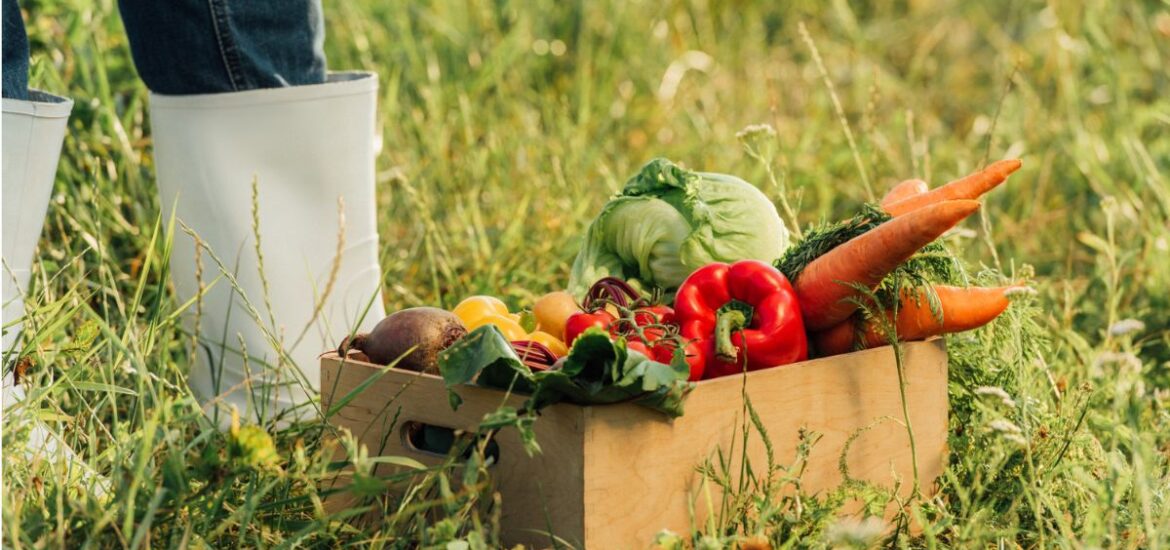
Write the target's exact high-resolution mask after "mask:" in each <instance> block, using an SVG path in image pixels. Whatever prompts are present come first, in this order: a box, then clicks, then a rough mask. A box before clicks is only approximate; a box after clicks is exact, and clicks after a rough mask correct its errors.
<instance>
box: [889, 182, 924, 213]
mask: <svg viewBox="0 0 1170 550" xmlns="http://www.w3.org/2000/svg"><path fill="white" fill-rule="evenodd" d="M927 191H930V186H929V185H927V184H926V182H925V181H922V180H906V181H904V182H902V183H899V184H898V185H895V186H894V188H893V189H890V192H889V193H886V196H884V197H882V202H881V206H882V208H885V207H887V206H889V205H891V204H894V203H896V202H898V201H900V200H902V199H907V198H910V197H913V196H914V195H921V194H923V193H925V192H927Z"/></svg>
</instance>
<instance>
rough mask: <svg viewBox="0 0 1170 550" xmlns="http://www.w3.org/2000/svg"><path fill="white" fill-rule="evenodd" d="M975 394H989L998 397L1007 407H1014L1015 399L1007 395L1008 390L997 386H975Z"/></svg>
mask: <svg viewBox="0 0 1170 550" xmlns="http://www.w3.org/2000/svg"><path fill="white" fill-rule="evenodd" d="M975 395H990V396H993V397H996V398H998V399H999V400H1000V402H1001V403H1003V405H1004V406H1005V407H1008V408H1009V409H1014V408H1015V407H1016V400H1015V399H1012V396H1011V395H1008V392H1006V391H1004V389H1003V388H1000V387H997V386H980V387H978V388H975Z"/></svg>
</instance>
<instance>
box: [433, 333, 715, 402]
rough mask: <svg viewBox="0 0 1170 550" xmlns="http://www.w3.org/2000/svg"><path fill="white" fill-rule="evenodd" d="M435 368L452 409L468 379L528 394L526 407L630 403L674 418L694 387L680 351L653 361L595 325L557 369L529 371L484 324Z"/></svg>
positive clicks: (509, 348) (498, 335) (508, 345)
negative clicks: (668, 359)
mask: <svg viewBox="0 0 1170 550" xmlns="http://www.w3.org/2000/svg"><path fill="white" fill-rule="evenodd" d="M439 372H440V373H441V374H442V376H443V380H444V381H445V382H446V384H447V389H448V392H449V395H450V400H451V406H452V407H453V408H456V407H458V406H459V404H460V403H461V402H462V400H461V399H460V398H459V396H458V393H457V392H456V389H455V388H457V387H458V386H460V385H462V384H468V383H472V382H474V383H475V384H477V385H480V386H487V387H492V388H499V389H504V390H511V391H515V392H519V393H524V394H528V395H529V396H530V397H529V398H528V400H527V401H526V402H525V405H524V408H525V409H528V410H538V409H541V408H544V407H546V406H548V405H551V404H553V403H559V402H569V403H575V404H578V405H603V404H610V403H624V402H631V403H637V404H639V405H643V406H646V407H649V408H651V409H655V410H657V411H661V412H663V413H665V414H667V415H669V416H671V417H678V416H682V414H683V401H684V400H685V398H686V396H687V394H688V393H690V391H691V389H692V388H694V384H691V383H690V382H688V381H687V379H688V377H689V376H690V368H689V367H688V366H687V364H686V360H685V357H683V356H682V354H679V353H676V354H675V357H674V359H673V360H672V361H671V363H670V364H669V365H666V364H663V363H659V362H657V361H653V360H651V359H649V358H647V357H646V356H644V355H642V354H641V353H638V352H636V351H632V350H629V349H626V345H625V341H624V340H620V339H619V340H618V341H616V342H615V341H612V340H610V337H609V334H608V333H606V332H605V331H602V330H601V329H598V328H592V329H589V330H588V331H586V332H585V333H584V334H582V335H581V336H579V337H577V340H576V341H575V342H574V343H573V349H572V350H570V352H569V355H568V356H567V357H565V359H564V360H563V361H561V363H560V366H559V368H556V369H552V370H547V371H539V372H532V371H531V370H529V369H528V367H526V366H524V364H523V363H522V362H521V361H520V358H519V357H518V356H517V355H516V352H515V351H513V350H512V347H511V345H510V344H509V343H508V341H507V339H505V338H504V335H503V334H501V333H500V331H499V329H497V328H495V327H494V326H491V325H485V326H482V327H479V328H477V329H475V330H474V331H472V332H471V333H470V334H468V335H467V336H466V337H464V338H463V339H462V340H460V341H459V342H456V343H455V344H454V345H452V346H451V347H449V348H447V349H446V350H445V351H443V353H441V354H440V355H439Z"/></svg>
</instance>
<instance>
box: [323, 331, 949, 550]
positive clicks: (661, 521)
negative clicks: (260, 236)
mask: <svg viewBox="0 0 1170 550" xmlns="http://www.w3.org/2000/svg"><path fill="white" fill-rule="evenodd" d="M904 350H905V356H904V357H905V374H906V381H907V384H906V401H907V405H908V407H909V415H910V420H911V424H912V426H913V429H914V436H915V442H916V444H917V462H918V470H919V475H920V480H921V481H922V487H923V488H924V490H926V491H931V490H932V486H933V484H934V481H935V479H936V478H937V477H938V476H939V475H940V474H941V473H942V471H943V467H944V465H945V458H946V436H947V357H946V350H945V347H944V345H943V342H942V341H941V340H932V341H927V342H915V343H910V344H906V345H905V346H904ZM383 368H384V367H378V366H376V365H371V364H368V363H361V362H355V361H353V360H352V359H351V360H346V361H342V360H340V358H339V357H338V356H336V355H330V356H325V357H324V358H323V359H322V363H321V387H322V394H323V401H324V402H325V405H326V409H328V408H329V404H330V402H331V400H332V399H331V398H340V397H341V396H344V395H346V394H347V393H349V391H350V390H351V389H353V388H355V387H357V386H358V385H359V384H361V383H363V382H364V381H366V380H368V379H369V377H370V376H372V375H374V374H375V373H377V372H378V371H379V370H380V369H383ZM744 389H745V380H744V376H742V375H741V376H728V377H724V378H717V379H714V380H705V381H702V382H699V383H698V385H697V387H696V388H695V390H694V391H693V392H692V393H691V395H690V397H688V399H687V401H686V414H685V415H683V416H682V417H680V418H677V419H674V420H671V419H669V418H667V417H666V416H665V415H662V414H660V413H657V412H655V411H652V410H650V409H646V408H644V407H640V406H637V405H631V404H622V405H607V406H595V407H582V406H576V405H569V404H558V405H554V406H551V407H549V408H547V409H545V410H544V411H543V412H542V414H541V417H540V418H539V419H538V420H537V421H536V424H535V431H536V435H537V441H538V442H539V443H540V446H541V447H542V449H543V453H541V454H539V455H537V456H535V457H528V456H527V455H526V454H525V453H524V451H523V448H522V446H521V443H520V441H519V437H518V436H517V434H516V432H515V430H510V429H509V430H504V431H502V432H500V433H499V434H498V436H497V438H496V440H497V442H498V445H499V462H498V463H497V464H495V465H494V466H492V467H491V469H492V470H493V479H494V481H495V483H496V486H497V488H498V490H499V492H500V494H501V496H502V498H503V515H502V519H501V527H502V530H503V537H504V542H505V543H507V544H514V543H523V544H527V545H530V546H531V547H537V548H541V547H547V546H549V542H550V539H549V537H548V535H547V530H548V526H549V525H551V526H552V531H553V532H554V533H555V534H556V535H557V536H558V537H560V538H562V539H564V540H567V541H569V542H571V543H573V544H574V545H575V546H577V547H579V548H644V547H647V546H649V543H650V542H651V541H652V539H653V537H654V535H655V534H656V533H657V532H658V531H660V530H662V529H663V528H669V529H672V530H674V531H675V532H679V533H685V532H687V531H688V530H689V529H690V528H691V526H693V525H701V524H702V522H703V518H704V517H705V516H706V512H707V510H706V504H705V503H706V502H707V498H706V497H705V496H704V495H702V494H699V493H700V491H699V490H698V489H699V488H698V485H699V484H698V481H699V475H698V474H696V473H695V466H696V465H699V464H700V463H701V462H703V461H704V460H705V459H707V458H709V457H711V456H713V454H714V453H715V451H716V449H718V448H722V449H723V450H724V451H725V452H726V451H727V450H729V449H730V447H731V444H732V440H733V438H735V439H736V442H737V448H736V451H737V454H738V451H739V448H738V445H739V444H740V443H741V441H739V440H740V439H741V436H740V435H739V434H741V433H742V428H741V427H742V425H743V424H742V423H743V421H744V419H743V407H742V403H743V400H742V397H741V395H742V394H741V392H742V391H744ZM457 391H458V393H459V394H460V396H462V398H463V400H464V402H463V405H462V406H461V407H460V408H459V410H458V411H453V410H451V407H450V405H449V404H448V401H447V396H446V389H445V387H444V385H443V381H442V380H441V379H440V378H438V377H435V376H431V375H425V374H419V373H415V372H407V371H400V370H395V369H390V370H388V372H386V373H385V374H383V375H382V376H381V377H380V378H378V379H377V380H376V381H375V382H374V383H372V384H371V385H370V386H369V387H368V388H366V389H365V390H364V391H363V392H362V393H361V394H360V395H359V396H357V397H356V398H355V399H353V400H352V401H351V402H350V403H348V404H347V405H346V406H344V407H343V408H342V409H341V410H340V411H339V412H338V413H337V414H336V415H335V416H334V417H333V418H332V419H331V420H332V422H334V423H335V424H337V425H338V426H343V427H346V428H348V429H350V430H351V431H352V432H353V433H354V434H355V435H358V436H359V437H360V439H361V440H362V441H363V442H364V444H365V445H366V446H367V447H368V448H369V449H370V450H371V454H375V453H376V452H377V450H378V449H379V448H381V454H385V455H398V456H408V457H411V458H415V459H417V460H419V461H421V462H423V463H430V464H434V463H437V462H438V461H439V460H440V458H439V457H437V456H433V455H429V454H427V453H422V452H419V451H418V450H417V449H415V448H414V447H413V446H412V445H411V444H410V443H409V441H407V440H406V438H405V437H404V436H403V432H402V430H403V426H405V425H406V424H407V423H409V422H415V423H425V424H431V425H435V426H442V427H449V428H455V429H471V428H473V427H474V426H476V425H477V424H478V423H479V421H480V420H481V419H482V418H483V416H484V414H486V413H488V412H490V411H493V410H495V409H496V408H497V407H499V406H500V405H503V404H508V405H511V406H515V407H519V406H520V404H521V403H522V402H523V400H524V398H523V397H522V396H511V397H508V398H507V399H505V395H504V393H503V392H500V391H496V390H493V389H488V388H480V387H473V386H466V387H461V388H458V390H457ZM746 391H747V393H748V394H749V395H750V396H751V400H752V403H753V405H754V406H755V409H756V410H757V412H758V413H759V416H760V419H761V420H762V422H763V424H764V425H765V426H766V427H767V431H768V433H769V435H770V439H771V441H772V443H773V445H774V447H775V453H776V457H777V462H779V463H780V464H788V463H790V462H791V461H792V459H793V457H794V456H795V449H796V445H797V443H798V435H797V434H798V430H799V429H800V428H802V427H805V428H808V429H810V430H813V431H816V432H819V433H820V434H822V436H823V437H822V438H821V440H820V441H819V442H818V443H817V444H816V445H815V447H814V448H813V451H812V454H811V456H810V461H809V464H808V467H807V469H806V471H805V474H804V478H803V479H804V483H805V488H806V491H808V492H814V493H815V492H818V491H822V490H826V489H831V488H833V487H836V486H837V485H838V484H839V483H840V482H841V473H840V471H839V466H838V462H839V458H840V456H841V453H842V450H843V448H844V446H845V443H846V440H847V439H848V438H849V437H850V436H851V435H855V434H858V433H860V434H861V435H860V436H858V437H857V438H856V440H855V441H854V442H853V443H852V445H851V447H850V451H849V453H848V457H847V461H848V467H849V473H850V475H851V476H852V477H854V478H857V479H864V480H869V481H872V482H875V483H879V484H882V485H884V486H886V487H893V486H894V484H895V482H896V480H897V479H900V480H901V481H902V482H903V483H902V485H901V488H902V492H903V494H904V495H905V494H908V493H909V491H910V485H911V480H912V479H913V465H912V462H911V452H910V444H909V437H908V435H907V432H906V429H905V427H904V425H903V422H902V419H903V411H902V398H901V396H900V394H899V389H898V374H897V370H896V365H895V362H894V353H893V349H892V348H889V347H884V348H878V349H872V350H867V351H863V352H858V353H852V354H848V355H841V356H836V357H829V358H824V359H816V360H812V361H807V362H804V363H799V364H794V365H788V366H783V367H777V368H773V369H767V370H760V371H755V372H751V373H748V374H747V375H746ZM396 416H397V418H398V422H397V424H395V425H394V426H390V423H391V419H393V418H395V417H396ZM867 426H868V427H869V429H868V430H864V428H866V427H867ZM391 429H392V430H394V432H395V433H388V430H391ZM748 453H749V457H750V458H751V460H752V463H753V464H756V465H758V466H757V468H759V467H762V465H763V464H765V457H764V448H763V445H762V443H761V441H760V438H759V437H753V438H752V439H751V441H750V444H749V446H748ZM714 489H715V487H710V484H708V488H707V489H704V491H706V490H710V491H711V494H712V496H713V498H712V501H713V502H715V503H718V499H719V495H718V491H715V490H714ZM690 509H693V510H694V515H693V516H692V514H691V513H690V512H688V510H690Z"/></svg>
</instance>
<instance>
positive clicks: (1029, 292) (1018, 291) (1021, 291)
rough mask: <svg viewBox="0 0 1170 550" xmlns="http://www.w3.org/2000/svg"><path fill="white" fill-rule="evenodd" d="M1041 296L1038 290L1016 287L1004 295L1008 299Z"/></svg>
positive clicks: (1028, 287)
mask: <svg viewBox="0 0 1170 550" xmlns="http://www.w3.org/2000/svg"><path fill="white" fill-rule="evenodd" d="M1037 294H1039V292H1037V291H1036V289H1034V288H1032V287H1030V286H1014V287H1012V288H1009V289H1007V290H1006V291H1004V293H1003V295H1004V296H1007V297H1008V298H1015V297H1016V296H1021V297H1023V296H1035V295H1037Z"/></svg>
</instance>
